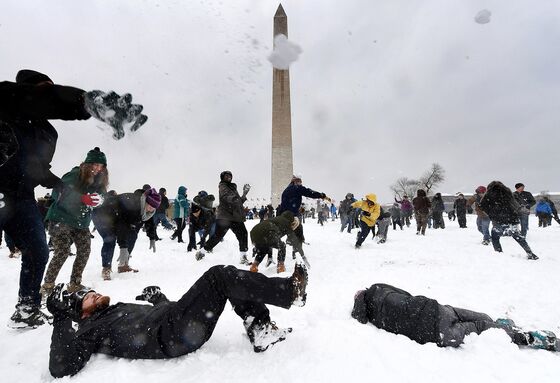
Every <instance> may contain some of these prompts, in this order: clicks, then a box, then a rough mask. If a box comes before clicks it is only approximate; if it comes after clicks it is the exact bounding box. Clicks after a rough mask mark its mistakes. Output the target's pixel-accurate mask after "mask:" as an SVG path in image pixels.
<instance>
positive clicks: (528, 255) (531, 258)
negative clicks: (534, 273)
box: [527, 253, 539, 261]
mask: <svg viewBox="0 0 560 383" xmlns="http://www.w3.org/2000/svg"><path fill="white" fill-rule="evenodd" d="M527 259H530V260H532V261H536V260H537V259H539V257H537V256H536V255H535V254H533V253H527Z"/></svg>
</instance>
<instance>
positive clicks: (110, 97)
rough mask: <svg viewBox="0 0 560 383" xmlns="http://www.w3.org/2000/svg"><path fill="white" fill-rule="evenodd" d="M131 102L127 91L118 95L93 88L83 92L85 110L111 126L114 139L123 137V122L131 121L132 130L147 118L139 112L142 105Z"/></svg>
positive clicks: (136, 128) (137, 127)
mask: <svg viewBox="0 0 560 383" xmlns="http://www.w3.org/2000/svg"><path fill="white" fill-rule="evenodd" d="M131 102H132V96H131V95H130V94H129V93H125V94H124V95H122V96H119V95H118V94H117V93H115V92H113V91H111V92H109V93H105V92H102V91H100V90H93V91H91V92H86V93H85V94H84V108H85V109H86V111H87V112H88V113H89V114H91V115H92V116H93V117H95V118H96V119H98V120H100V121H103V122H105V123H106V124H108V125H109V126H111V127H112V128H113V138H114V139H116V140H120V139H121V138H123V137H124V128H123V125H124V124H126V123H132V125H131V126H130V131H131V132H134V131H136V130H138V129H139V128H140V127H141V126H142V125H143V124H144V123H145V122H146V121H147V120H148V117H147V116H145V115H143V114H141V113H142V109H143V106H142V105H140V104H131Z"/></svg>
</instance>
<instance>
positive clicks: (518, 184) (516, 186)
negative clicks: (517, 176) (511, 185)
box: [515, 182, 525, 189]
mask: <svg viewBox="0 0 560 383" xmlns="http://www.w3.org/2000/svg"><path fill="white" fill-rule="evenodd" d="M521 186H525V185H523V184H522V183H521V182H519V183H516V184H515V188H516V189H519V188H520V187H521Z"/></svg>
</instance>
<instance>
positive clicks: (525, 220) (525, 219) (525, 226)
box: [519, 214, 529, 237]
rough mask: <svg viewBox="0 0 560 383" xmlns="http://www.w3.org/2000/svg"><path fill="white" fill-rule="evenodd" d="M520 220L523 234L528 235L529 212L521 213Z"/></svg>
mask: <svg viewBox="0 0 560 383" xmlns="http://www.w3.org/2000/svg"><path fill="white" fill-rule="evenodd" d="M519 220H520V221H521V222H520V223H521V235H522V236H524V237H526V236H527V230H529V214H519Z"/></svg>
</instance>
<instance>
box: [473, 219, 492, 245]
mask: <svg viewBox="0 0 560 383" xmlns="http://www.w3.org/2000/svg"><path fill="white" fill-rule="evenodd" d="M476 227H477V228H478V231H480V233H481V234H482V235H483V238H482V239H484V240H485V241H489V240H490V230H489V228H490V218H481V217H476Z"/></svg>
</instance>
